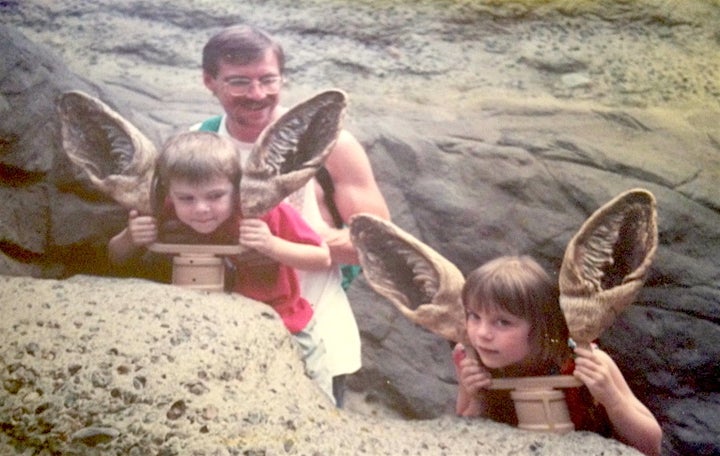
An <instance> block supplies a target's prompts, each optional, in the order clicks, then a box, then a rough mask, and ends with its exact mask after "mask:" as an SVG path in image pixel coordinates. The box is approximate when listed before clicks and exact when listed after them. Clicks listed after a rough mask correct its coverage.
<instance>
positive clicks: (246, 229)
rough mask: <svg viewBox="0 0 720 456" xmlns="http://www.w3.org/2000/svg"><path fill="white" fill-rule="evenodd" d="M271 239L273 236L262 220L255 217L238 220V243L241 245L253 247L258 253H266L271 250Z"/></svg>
mask: <svg viewBox="0 0 720 456" xmlns="http://www.w3.org/2000/svg"><path fill="white" fill-rule="evenodd" d="M273 239H275V236H273V234H272V233H271V232H270V228H268V226H267V223H265V222H264V221H262V220H260V219H257V218H249V219H242V220H241V221H240V237H239V243H240V244H241V245H244V246H245V247H250V248H253V249H255V250H257V251H258V252H260V253H268V252H270V251H271V250H272V242H273Z"/></svg>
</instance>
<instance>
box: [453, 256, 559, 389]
mask: <svg viewBox="0 0 720 456" xmlns="http://www.w3.org/2000/svg"><path fill="white" fill-rule="evenodd" d="M462 301H463V306H464V307H465V313H466V315H467V314H468V312H469V311H478V310H481V309H483V308H486V307H487V306H496V307H497V308H499V309H502V310H504V311H506V312H509V313H511V314H513V315H515V316H517V317H519V318H522V319H524V320H526V321H528V322H530V333H529V335H528V338H529V340H528V344H529V345H530V347H531V352H530V354H529V355H528V356H527V357H526V359H525V360H523V362H522V363H520V364H519V365H516V366H509V368H505V369H504V370H503V372H502V375H510V376H530V375H549V374H557V373H559V372H557V369H559V367H560V366H561V365H562V363H563V361H564V360H565V359H567V357H568V356H569V355H570V353H571V352H570V349H569V348H568V346H567V342H568V329H567V324H566V322H565V317H564V316H563V314H562V311H561V309H560V303H559V292H558V287H557V284H556V282H555V281H553V280H552V279H551V278H550V276H549V275H548V273H547V272H545V270H544V269H543V268H542V266H540V265H539V264H538V263H537V262H536V261H535V260H534V259H533V258H531V257H529V256H524V255H523V256H503V257H499V258H495V259H494V260H491V261H489V262H488V263H485V264H484V265H482V266H480V267H479V268H477V269H475V270H474V271H472V272H471V273H470V274H469V275H468V277H467V280H466V282H465V286H464V287H463V290H462Z"/></svg>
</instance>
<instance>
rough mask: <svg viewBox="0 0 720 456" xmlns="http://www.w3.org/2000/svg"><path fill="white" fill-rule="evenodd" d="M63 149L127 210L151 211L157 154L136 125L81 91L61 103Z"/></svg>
mask: <svg viewBox="0 0 720 456" xmlns="http://www.w3.org/2000/svg"><path fill="white" fill-rule="evenodd" d="M57 108H58V113H59V116H60V125H61V133H62V146H63V149H64V151H65V153H66V154H67V156H68V158H69V159H70V161H71V162H72V163H74V164H75V165H77V166H78V167H80V168H81V169H82V170H83V171H84V172H85V174H86V175H87V176H88V178H89V179H90V182H91V183H92V184H93V185H94V186H95V187H96V188H97V189H98V190H99V191H101V192H102V193H104V194H105V195H107V196H109V197H111V198H113V199H114V200H115V201H116V202H118V203H119V204H120V205H121V206H122V207H124V208H125V209H127V210H130V209H137V210H138V211H139V212H140V213H141V214H150V213H151V207H150V206H151V204H150V179H151V175H152V172H153V168H154V166H155V160H156V158H157V150H156V148H155V146H154V145H153V144H152V142H150V140H149V139H148V138H147V137H146V136H145V135H143V134H142V133H141V132H140V131H139V130H138V129H137V128H135V126H134V125H132V124H131V123H130V122H128V121H127V120H125V119H124V118H123V117H122V116H121V115H120V114H118V113H117V112H115V111H114V110H113V109H112V108H110V107H109V106H107V105H106V104H105V103H103V102H102V101H100V100H98V99H97V98H94V97H92V96H90V95H88V94H86V93H84V92H81V91H71V92H65V93H63V94H62V95H61V96H60V98H59V99H58V102H57Z"/></svg>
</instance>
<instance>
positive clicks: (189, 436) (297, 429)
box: [0, 276, 638, 456]
mask: <svg viewBox="0 0 720 456" xmlns="http://www.w3.org/2000/svg"><path fill="white" fill-rule="evenodd" d="M0 302H2V310H3V318H2V322H1V323H0V384H1V385H2V389H0V428H1V429H2V431H3V432H2V433H0V452H2V454H11V453H14V451H17V452H18V453H16V454H62V455H122V456H127V455H131V456H132V455H138V456H139V455H148V454H152V455H196V456H201V455H218V456H219V455H250V454H253V455H264V454H268V455H269V454H301V455H312V454H318V455H320V454H373V455H391V456H395V455H399V454H407V455H421V454H461V453H465V454H472V453H475V454H487V455H502V454H510V453H533V454H539V455H554V454H578V455H592V454H600V453H602V452H605V453H606V454H607V453H612V454H616V455H634V454H638V453H637V452H636V451H634V450H632V449H630V448H627V447H624V446H623V445H621V444H620V443H618V442H616V441H613V440H607V439H603V438H601V437H599V436H597V435H595V434H590V433H581V432H576V433H571V434H568V435H565V436H559V435H552V434H543V433H532V432H523V431H519V430H517V429H514V428H511V427H509V426H505V425H501V424H498V423H494V422H490V421H486V420H476V421H468V420H462V419H459V418H453V417H443V418H440V419H435V420H427V421H419V422H408V421H403V420H390V419H378V418H373V417H370V416H365V415H361V414H355V413H351V412H346V411H338V410H337V409H335V407H334V406H333V405H332V404H331V403H330V402H329V401H328V400H327V398H326V397H325V396H324V394H323V393H322V392H321V391H320V390H319V389H318V388H317V387H316V386H315V385H314V384H313V383H312V381H311V380H309V379H308V378H307V377H305V375H304V374H303V366H302V363H301V362H300V361H299V358H298V353H297V351H296V348H295V345H294V342H293V340H292V338H291V337H290V336H289V334H288V333H287V331H286V330H285V329H284V327H283V325H282V322H281V320H280V319H279V318H278V316H277V315H276V314H275V313H274V312H273V311H272V310H270V309H269V308H268V307H267V306H266V305H264V304H261V303H258V302H255V301H250V300H248V299H244V298H242V297H239V296H231V295H227V294H222V293H218V294H208V293H202V292H195V291H190V290H184V289H180V288H177V287H174V286H170V285H161V284H154V283H151V282H146V281H141V280H132V279H109V278H105V279H101V278H98V277H90V276H75V277H73V278H71V279H67V280H62V281H57V280H47V279H46V280H39V279H32V278H26V277H7V276H0Z"/></svg>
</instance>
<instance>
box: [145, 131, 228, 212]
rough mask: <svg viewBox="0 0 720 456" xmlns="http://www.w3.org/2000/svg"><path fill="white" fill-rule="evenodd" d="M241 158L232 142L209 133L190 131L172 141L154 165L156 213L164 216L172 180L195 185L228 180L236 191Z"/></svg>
mask: <svg viewBox="0 0 720 456" xmlns="http://www.w3.org/2000/svg"><path fill="white" fill-rule="evenodd" d="M241 173H242V171H241V167H240V154H239V153H238V151H237V149H236V148H235V144H234V143H233V142H232V140H231V139H230V138H227V137H225V136H220V135H218V134H217V133H214V132H209V131H189V132H185V133H180V134H178V135H175V136H172V137H170V138H169V139H168V140H167V141H166V142H165V144H164V145H163V147H162V149H161V150H160V155H159V157H158V159H157V162H156V163H155V173H154V175H153V179H152V187H151V201H152V205H153V212H154V213H155V214H156V215H157V214H159V213H160V212H161V210H162V208H163V206H164V204H165V198H166V196H167V194H168V187H169V186H170V180H171V179H181V180H185V181H188V182H190V183H193V184H202V183H205V182H209V181H211V180H212V179H214V178H216V177H218V176H225V177H227V178H228V179H230V182H232V183H233V185H234V187H235V191H236V193H237V188H238V185H239V183H240V178H241Z"/></svg>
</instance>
